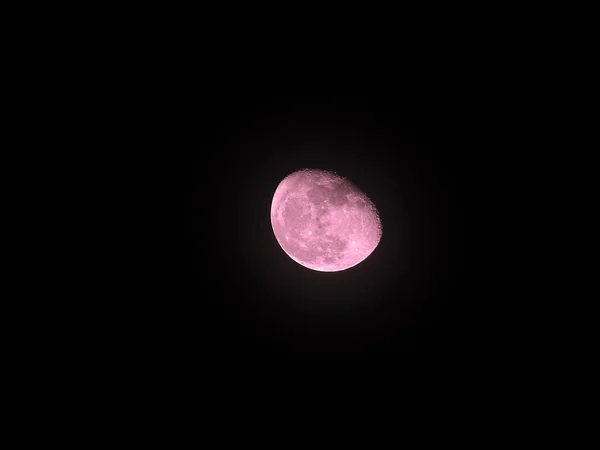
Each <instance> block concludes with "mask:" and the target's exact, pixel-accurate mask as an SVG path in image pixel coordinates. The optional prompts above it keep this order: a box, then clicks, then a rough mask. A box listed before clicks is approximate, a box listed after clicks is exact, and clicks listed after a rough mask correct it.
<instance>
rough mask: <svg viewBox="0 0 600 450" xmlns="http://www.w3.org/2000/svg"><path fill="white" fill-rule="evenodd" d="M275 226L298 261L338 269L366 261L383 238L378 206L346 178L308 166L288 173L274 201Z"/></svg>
mask: <svg viewBox="0 0 600 450" xmlns="http://www.w3.org/2000/svg"><path fill="white" fill-rule="evenodd" d="M271 225H272V227H273V232H274V233H275V237H276V239H277V242H278V243H279V245H280V246H281V248H282V249H283V251H284V252H285V253H286V254H287V255H288V256H289V257H290V258H292V259H293V260H294V261H296V262H297V263H298V264H301V265H303V266H305V267H308V268H309V269H312V270H317V271H321V272H336V271H340V270H345V269H348V268H350V267H353V266H355V265H357V264H359V263H360V262H362V261H364V260H365V259H366V258H367V257H368V256H369V255H370V254H371V253H372V252H373V250H375V248H376V247H377V245H378V244H379V241H380V240H381V234H382V227H381V221H380V219H379V214H378V212H377V209H376V208H375V205H373V203H372V202H371V201H370V200H369V198H368V197H367V196H366V194H364V193H363V192H362V191H361V190H360V189H358V188H357V187H356V186H354V185H353V184H352V183H351V182H350V181H349V180H347V179H346V178H343V177H340V176H338V175H337V174H335V173H333V172H328V171H323V170H315V169H303V170H299V171H297V172H294V173H292V174H290V175H288V176H287V177H286V178H284V179H283V180H282V181H281V183H279V186H278V187H277V189H276V190H275V194H274V195H273V201H272V203H271Z"/></svg>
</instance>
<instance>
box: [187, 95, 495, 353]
mask: <svg viewBox="0 0 600 450" xmlns="http://www.w3.org/2000/svg"><path fill="white" fill-rule="evenodd" d="M430 100H431V99H428V98H415V97H414V96H412V97H410V98H408V97H406V96H402V95H391V94H389V93H388V94H387V95H377V94H369V95H347V96H343V95H338V96H336V95H327V96H325V95H323V96H319V95H296V96H286V95H258V94H252V93H251V94H245V95H233V94H231V95H229V96H227V95H225V96H224V97H223V98H220V99H219V101H218V102H216V101H215V102H214V103H211V104H210V108H208V106H206V105H204V107H205V108H206V109H207V110H208V109H210V114H205V115H204V116H203V118H202V120H201V121H198V122H197V123H194V122H192V120H191V119H190V123H184V124H182V125H181V126H182V127H184V128H185V127H187V128H188V130H191V131H188V137H187V139H188V140H187V141H186V144H187V145H188V149H187V152H188V153H189V155H190V157H191V174H190V176H191V183H192V186H191V189H190V190H189V191H188V193H187V194H188V195H187V197H186V201H187V204H186V216H185V220H186V233H187V234H186V236H187V238H188V242H189V243H190V245H191V250H192V255H191V256H192V258H191V267H190V270H191V272H190V275H191V278H190V284H189V289H188V291H187V292H186V297H185V300H184V301H183V302H182V303H181V305H182V306H181V327H178V328H179V333H181V338H182V339H183V340H185V341H186V342H187V344H186V345H187V346H188V347H189V348H190V349H191V348H194V349H198V352H199V353H200V354H202V355H203V356H202V357H203V358H214V359H215V360H233V361H238V360H239V361H242V360H246V359H250V360H256V358H264V360H266V361H284V360H315V361H316V360H319V361H321V360H322V361H328V360H330V361H338V360H371V361H374V360H380V361H393V360H394V359H397V358H398V357H401V356H402V355H417V356H419V357H421V356H422V357H423V358H429V357H438V356H450V357H452V355H472V354H475V353H476V352H478V351H480V350H481V348H480V347H481V346H482V345H483V344H482V343H483V342H485V339H484V336H483V335H482V334H481V333H482V331H481V330H482V329H484V328H485V320H484V318H483V317H481V315H480V314H481V312H482V309H481V307H479V306H478V304H479V303H481V301H482V298H481V295H480V293H478V292H477V290H476V289H475V288H474V286H476V285H477V279H476V278H477V276H476V275H475V271H476V270H477V267H476V266H477V261H473V260H470V259H469V251H468V246H469V245H472V244H468V242H467V235H468V234H467V230H468V229H469V226H470V225H469V224H470V221H471V217H473V216H476V212H474V210H473V207H474V205H475V202H474V200H473V197H474V196H473V194H472V193H473V191H474V190H475V191H476V189H474V186H473V184H472V180H473V177H472V176H471V170H472V166H473V155H472V154H471V153H470V152H471V151H472V149H473V142H472V141H469V140H468V139H466V136H467V135H466V134H465V132H464V129H465V128H464V124H462V123H461V119H462V117H461V115H460V110H459V109H458V108H457V109H456V110H455V111H450V110H449V109H447V108H439V107H438V108H435V107H434V106H433V104H432V102H431V101H430ZM435 105H444V102H442V101H440V100H439V99H437V103H435ZM198 108H200V109H202V108H203V107H202V105H200V106H198ZM469 136H471V137H472V136H473V135H472V134H471V135H469ZM302 168H316V169H324V170H331V171H334V172H337V173H338V174H339V175H342V176H344V177H347V178H348V179H349V180H351V181H352V182H353V183H354V184H356V185H357V186H358V187H359V188H361V189H362V190H363V191H364V192H365V193H366V194H367V195H368V196H369V197H370V199H371V200H372V201H373V202H374V204H375V205H376V207H377V208H378V210H379V213H380V217H381V220H382V225H383V237H382V240H381V242H380V243H379V246H378V247H377V248H376V250H375V251H374V252H373V254H371V255H370V256H369V257H368V258H367V259H366V260H365V261H363V262H362V263H360V264H358V265H357V266H355V267H353V268H351V269H349V270H346V271H341V272H334V273H321V272H316V271H311V270H309V269H307V268H305V267H302V266H300V265H299V264H297V263H296V262H294V261H293V260H292V259H290V258H289V257H288V256H287V255H286V254H285V253H284V252H283V250H282V249H281V248H280V246H279V244H278V243H277V241H276V239H275V236H274V234H273V231H272V229H271V223H270V206H271V199H272V196H273V193H274V191H275V189H276V187H277V185H278V183H279V182H280V181H281V180H282V179H283V178H284V177H285V176H287V175H288V174H290V173H292V172H293V171H295V170H298V169H302ZM479 269H481V268H480V267H479ZM176 328H177V327H176Z"/></svg>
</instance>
